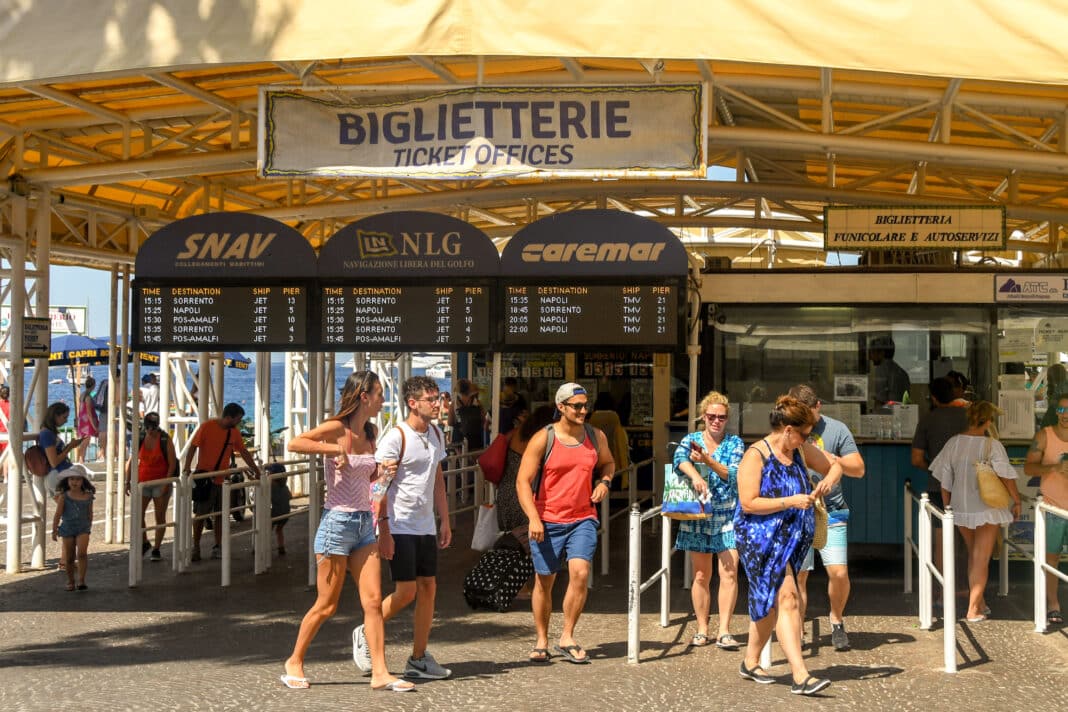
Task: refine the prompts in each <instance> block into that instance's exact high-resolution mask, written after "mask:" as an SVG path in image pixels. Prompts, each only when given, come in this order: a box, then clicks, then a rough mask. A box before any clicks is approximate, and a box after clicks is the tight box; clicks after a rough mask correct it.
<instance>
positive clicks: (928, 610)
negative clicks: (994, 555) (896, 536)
mask: <svg viewBox="0 0 1068 712" xmlns="http://www.w3.org/2000/svg"><path fill="white" fill-rule="evenodd" d="M913 500H915V501H916V502H917V503H919V505H920V506H919V511H918V519H919V541H918V542H915V543H914V542H913V537H912V501H913ZM905 502H906V506H905V508H904V509H905V537H904V538H905V547H906V550H905V593H911V592H912V551H915V553H916V556H917V558H918V559H919V562H920V591H919V609H920V616H919V617H920V628H921V629H923V630H930V629H931V626H932V625H933V600H932V597H931V589H932V585H931V579H932V578H934V579H936V580H938V581H939V582H940V583H941V584H942V608H943V611H942V614H943V621H944V625H943V631H942V660H943V664H944V666H945V667H944V669H945V672H947V673H955V672H957V624H956V618H957V614H956V598H955V596H956V592H955V591H954V589H955V588H956V586H955V585H954V581H956V572H955V570H954V569H955V562H954V560H955V553H954V536H955V533H954V528H953V520H954V518H953V508H952V507H946V508H945V510H941V509H939V508H938V507H936V506H934V505H933V504H931V501H930V498H929V497H928V495H927V493H926V492H923V493H922V494H920V495H919V496H917V495H916V493H915V491H913V489H912V481H911V480H910V479H906V480H905ZM932 517H935V518H937V519H938V520H940V521H941V522H942V570H941V571H939V570H938V569H937V567H935V565H934V562H933V561H932V556H931V550H932V543H933V537H932V526H931V518H932ZM910 549H911V550H910ZM947 581H948V582H949V583H948V584H947V583H946V582H947Z"/></svg>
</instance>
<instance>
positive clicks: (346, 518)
mask: <svg viewBox="0 0 1068 712" xmlns="http://www.w3.org/2000/svg"><path fill="white" fill-rule="evenodd" d="M376 541H377V539H375V525H374V521H373V520H372V518H371V513H370V512H342V511H341V510H339V509H324V510H323V518H322V519H320V520H319V530H318V531H317V532H316V533H315V553H316V554H323V555H325V556H335V555H336V556H348V555H349V554H351V553H353V552H354V551H358V550H359V549H362V548H363V547H365V546H367V545H368V544H374V543H375V542H376Z"/></svg>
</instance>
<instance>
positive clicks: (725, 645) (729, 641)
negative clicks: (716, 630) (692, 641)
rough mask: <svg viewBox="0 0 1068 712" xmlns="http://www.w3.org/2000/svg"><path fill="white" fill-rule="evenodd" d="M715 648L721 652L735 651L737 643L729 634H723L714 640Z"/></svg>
mask: <svg viewBox="0 0 1068 712" xmlns="http://www.w3.org/2000/svg"><path fill="white" fill-rule="evenodd" d="M716 647H717V648H721V649H723V650H737V649H738V641H737V640H735V639H734V636H733V635H731V634H730V633H724V634H723V635H721V636H719V639H718V640H716Z"/></svg>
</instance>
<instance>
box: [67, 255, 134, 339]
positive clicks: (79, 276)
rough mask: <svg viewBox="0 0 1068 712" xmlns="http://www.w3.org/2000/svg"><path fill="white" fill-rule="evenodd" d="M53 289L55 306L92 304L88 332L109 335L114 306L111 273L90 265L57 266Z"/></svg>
mask: <svg viewBox="0 0 1068 712" xmlns="http://www.w3.org/2000/svg"><path fill="white" fill-rule="evenodd" d="M50 289H51V292H52V298H51V300H50V301H51V302H52V304H51V306H54V307H88V312H87V316H88V321H89V324H88V330H89V334H88V335H89V336H105V337H106V336H107V335H108V328H109V319H110V316H109V314H110V309H111V273H110V272H107V271H104V270H100V269H89V268H87V267H58V266H55V265H53V266H52V269H51V284H50ZM120 332H121V327H120Z"/></svg>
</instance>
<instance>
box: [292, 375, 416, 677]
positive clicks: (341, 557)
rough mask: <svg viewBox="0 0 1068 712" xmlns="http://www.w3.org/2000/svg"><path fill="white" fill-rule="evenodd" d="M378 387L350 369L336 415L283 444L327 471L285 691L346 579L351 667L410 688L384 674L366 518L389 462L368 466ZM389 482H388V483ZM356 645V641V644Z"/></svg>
mask: <svg viewBox="0 0 1068 712" xmlns="http://www.w3.org/2000/svg"><path fill="white" fill-rule="evenodd" d="M383 400H384V397H383V393H382V383H381V382H380V381H379V380H378V376H377V375H375V374H374V373H373V372H372V371H356V372H354V373H353V374H352V375H350V376H349V377H348V380H346V381H345V386H344V387H343V388H342V389H341V406H340V408H339V409H338V412H337V415H334V416H333V417H331V418H328V419H327V420H326V421H325V422H323V423H322V424H321V425H319V426H318V427H316V428H312V429H311V430H309V431H307V432H306V433H302V434H301V435H298V436H297V437H295V438H293V439H292V440H290V441H289V451H290V452H296V453H300V454H302V455H322V456H323V460H324V465H325V470H326V502H325V503H324V505H323V516H322V519H321V520H320V521H319V530H318V532H317V533H316V535H315V544H314V550H315V560H316V562H317V564H318V567H317V571H318V573H317V575H316V581H315V585H316V594H317V597H316V599H315V603H313V604H312V607H311V608H310V609H309V610H308V612H307V613H306V614H305V615H304V619H303V620H302V621H301V623H300V631H299V632H298V633H297V641H296V643H295V644H294V645H293V652H292V654H291V655H290V656H289V658H288V659H287V660H286V662H285V669H286V672H285V674H284V675H282V678H281V679H282V684H284V685H285V686H286V687H288V688H289V689H291V690H302V689H307V688H308V687H309V683H308V679H307V678H306V677H305V675H304V656H305V655H306V654H307V652H308V646H310V645H311V642H312V640H314V638H315V635H316V633H318V632H319V628H320V627H322V625H323V623H325V622H326V621H327V620H328V619H329V618H330V617H331V616H333V615H334V613H335V612H336V611H337V603H338V600H339V599H340V598H341V589H342V588H344V586H345V574H346V573H348V575H349V576H351V577H352V581H353V583H355V584H356V587H357V588H358V589H359V596H360V604H361V606H362V608H363V625H361V626H359V627H358V628H357V629H356V630H357V631H358V636H357V635H355V634H354V636H353V638H354V640H353V643H354V648H355V647H360V648H364V647H365V646H364V645H363V643H362V640H360V641H357V640H356V638H357V637H359V638H360V639H362V638H364V636H366V648H367V649H369V651H370V656H369V657H370V661H369V663H370V664H369V665H368V664H367V663H368V661H366V660H364V659H363V658H362V657H361V658H359V659H357V660H356V664H357V665H358V666H360V668H361V670H364V671H365V672H366V671H367V669H368V668H369V669H370V672H371V689H373V690H391V691H394V692H408V691H410V690H414V689H415V686H414V685H413V684H412V683H410V682H406V681H404V680H399V679H397V678H395V677H393V676H392V675H390V674H389V670H388V669H387V668H386V653H385V624H384V622H383V620H382V562H381V559H380V558H379V556H378V539H377V538H376V537H375V525H374V521H373V519H372V516H371V483H372V482H373V481H375V480H376V479H378V478H379V477H387V478H390V479H392V478H393V476H394V475H396V474H397V463H396V461H391V462H384V463H382V464H381V465H380V464H378V463H376V462H375V440H376V439H377V437H378V430H377V428H375V425H374V423H372V422H371V418H374V417H375V416H376V415H378V413H379V412H380V411H381V410H382V403H383ZM387 481H388V480H387ZM357 643H360V644H359V645H358V646H357V645H356V644H357Z"/></svg>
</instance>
